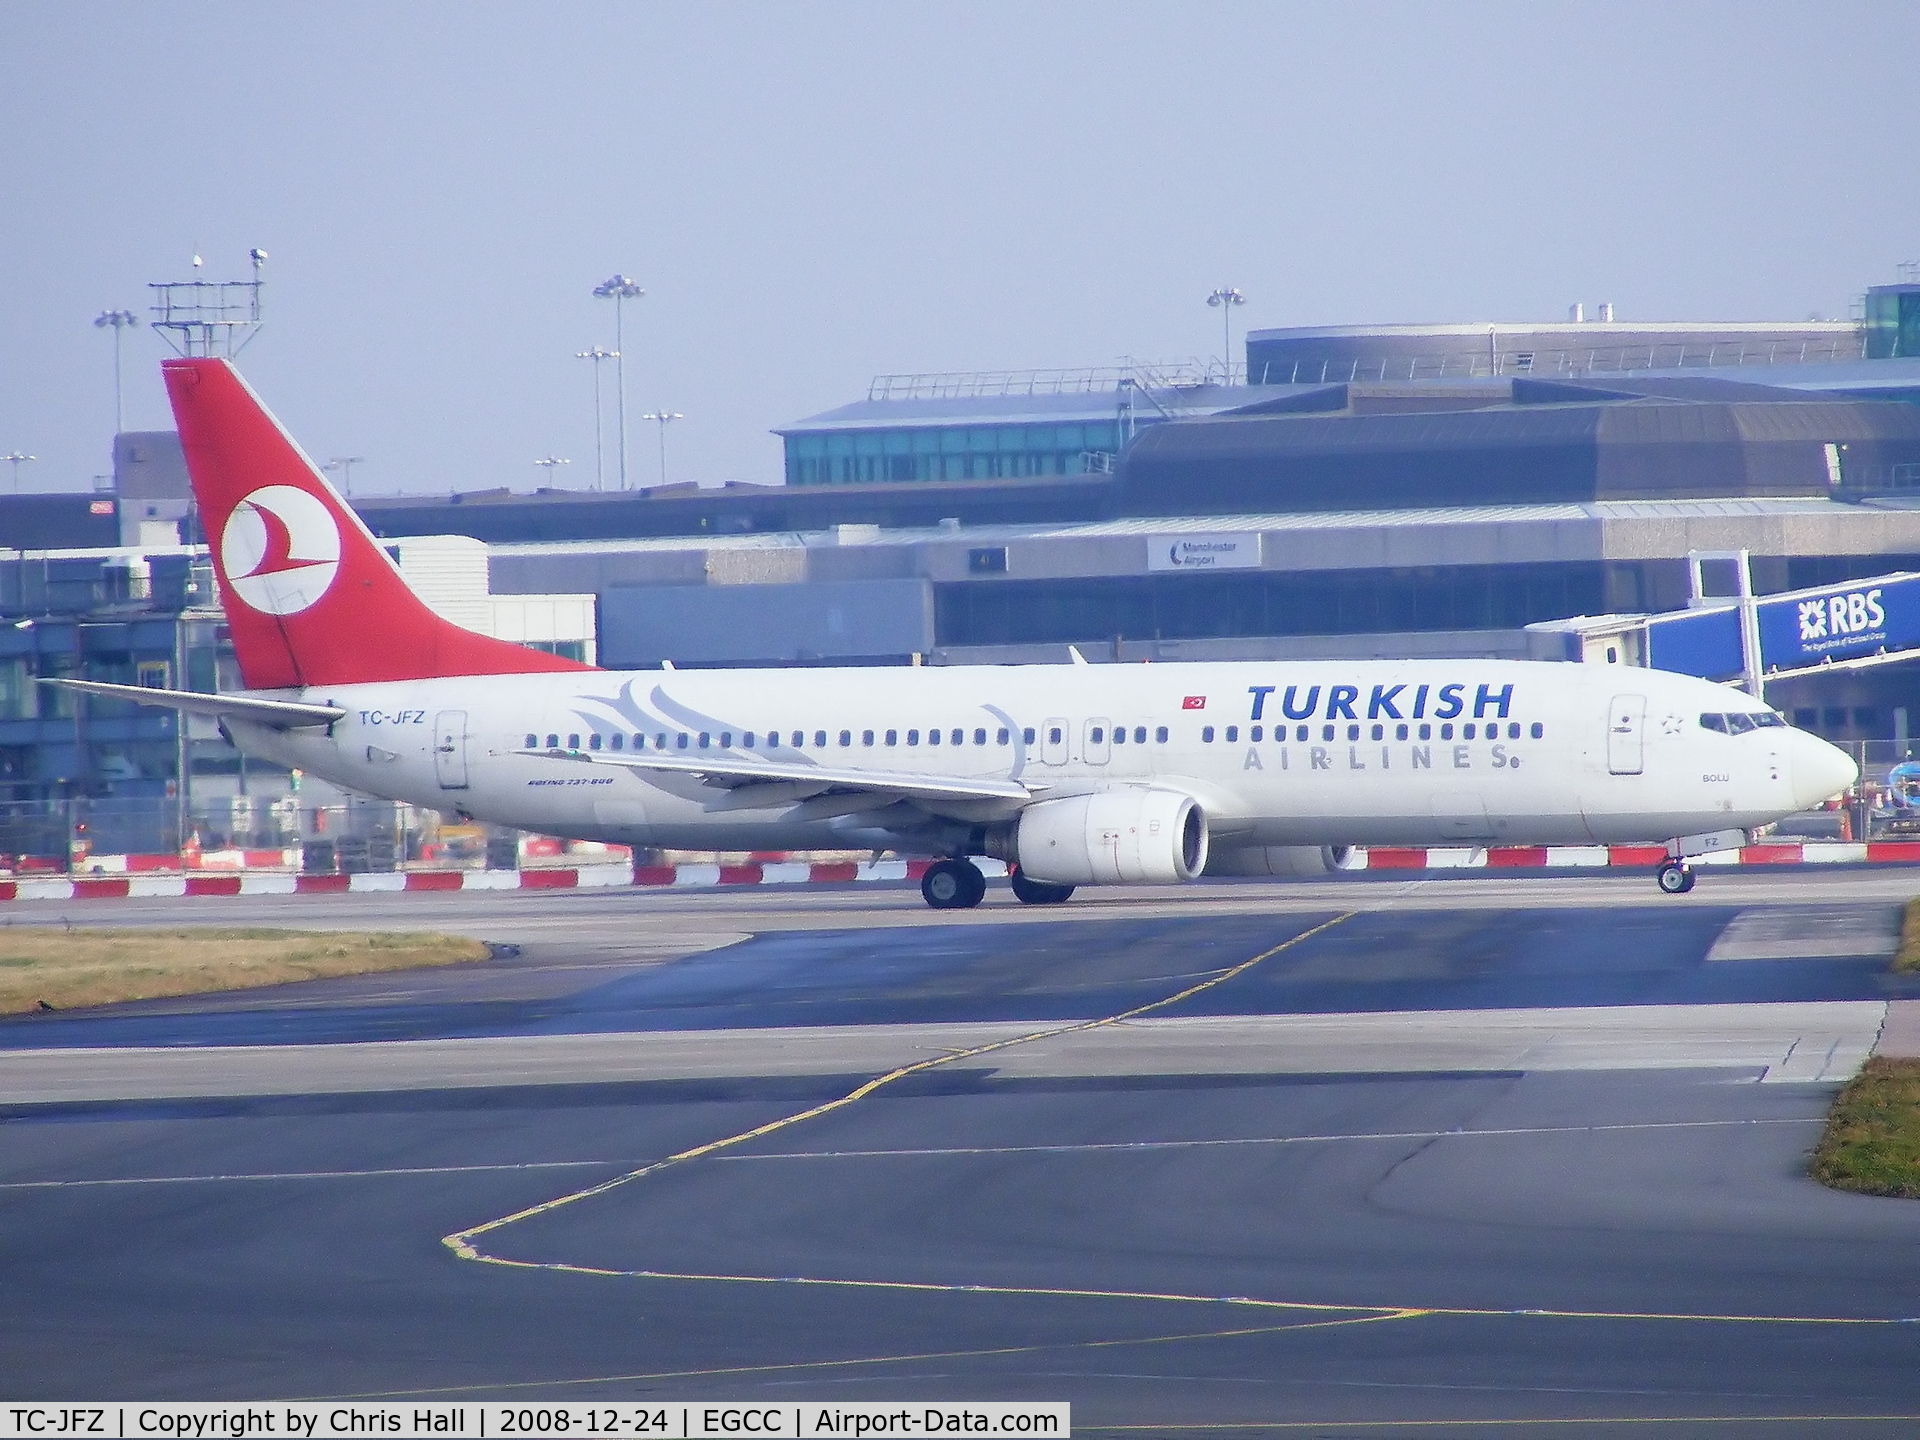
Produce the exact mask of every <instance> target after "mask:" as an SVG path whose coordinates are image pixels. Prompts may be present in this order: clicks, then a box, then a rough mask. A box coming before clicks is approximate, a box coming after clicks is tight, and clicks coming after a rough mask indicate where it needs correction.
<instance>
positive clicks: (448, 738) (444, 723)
mask: <svg viewBox="0 0 1920 1440" xmlns="http://www.w3.org/2000/svg"><path fill="white" fill-rule="evenodd" d="M433 775H434V778H435V779H436V780H438V781H439V782H440V788H441V789H442V790H464V789H466V788H467V712H466V711H464V710H442V711H441V712H440V713H439V714H438V715H436V716H434V717H433Z"/></svg>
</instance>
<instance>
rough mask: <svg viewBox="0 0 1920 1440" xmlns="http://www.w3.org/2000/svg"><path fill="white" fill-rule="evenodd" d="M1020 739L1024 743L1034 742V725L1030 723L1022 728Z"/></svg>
mask: <svg viewBox="0 0 1920 1440" xmlns="http://www.w3.org/2000/svg"><path fill="white" fill-rule="evenodd" d="M1020 739H1021V741H1022V743H1024V744H1027V745H1031V744H1033V726H1031V725H1029V726H1027V728H1026V729H1024V730H1022V731H1021V732H1020Z"/></svg>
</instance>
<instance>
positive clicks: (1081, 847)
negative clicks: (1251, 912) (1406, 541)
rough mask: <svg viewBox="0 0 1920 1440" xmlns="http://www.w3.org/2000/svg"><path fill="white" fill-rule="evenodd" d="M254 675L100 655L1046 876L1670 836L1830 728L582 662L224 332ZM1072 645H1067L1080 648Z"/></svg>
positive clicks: (578, 834) (568, 805)
mask: <svg viewBox="0 0 1920 1440" xmlns="http://www.w3.org/2000/svg"><path fill="white" fill-rule="evenodd" d="M164 368H165V373H166V380H167V387H168V391H169V393H170V395H171V397H172V401H173V410H174V415H175V418H176V419H177V421H178V423H179V427H180V434H181V440H182V444H183V446H184V449H185V452H186V460H187V468H188V472H189V474H190V476H191V478H192V482H193V489H194V494H195V497H196V499H197V501H198V504H199V510H200V515H201V517H202V520H203V522H204V524H205V526H206V530H207V533H208V534H209V535H211V536H216V537H218V539H217V543H216V544H215V545H214V546H213V562H214V569H215V572H216V574H217V575H218V577H219V584H220V592H221V599H222V604H223V606H224V608H225V611H226V615H227V618H228V621H229V626H230V629H231V632H232V636H233V643H234V649H235V652H236V654H237V657H238V660H239V664H240V672H241V677H242V679H243V681H244V682H245V684H246V687H247V688H246V689H245V690H244V691H243V692H240V693H234V694H220V695H204V694H196V693H189V692H184V691H167V690H150V689H142V688H139V687H135V686H116V685H108V684H103V683H96V682H85V681H56V682H49V683H55V684H62V685H65V686H66V687H67V688H69V689H74V690H82V691H86V692H88V693H91V694H97V695H105V696H112V697H114V698H117V699H125V700H132V701H135V702H138V703H140V704H146V705H161V706H169V707H172V708H174V709H178V710H182V711H186V712H189V713H192V714H200V715H212V716H217V717H219V719H220V721H221V723H222V725H223V726H224V728H225V732H226V734H227V735H228V737H229V738H230V739H231V740H232V742H233V743H234V744H235V745H237V746H238V747H239V748H240V749H242V750H244V751H246V752H247V753H248V754H251V755H257V756H261V757H263V758H265V759H268V760H271V761H274V762H276V763H279V764H282V765H287V766H294V767H298V768H300V769H302V770H306V771H310V772H311V773H313V774H316V775H321V776H324V777H326V778H327V779H329V780H331V781H333V782H335V783H336V784H339V785H343V786H346V787H348V788H350V789H353V790H356V791H360V792H362V793H365V794H369V795H378V796H384V797H387V798H390V799H395V800H405V801H410V802H412V803H413V804H416V805H424V806H427V807H429V808H432V809H436V810H441V811H446V812H451V813H454V814H457V815H459V816H462V817H466V818H472V819H475V820H484V821H489V822H492V823H495V824H499V825H507V826H515V827H519V828H522V829H527V830H534V831H539V832H541V833H544V834H549V835H559V836H567V837H573V838H579V839H592V840H605V841H613V842H618V843H621V844H628V845H636V846H650V845H657V846H673V847H678V848H690V849H713V850H735V849H858V850H873V851H881V850H887V851H893V852H897V853H902V854H909V855H918V856H927V857H933V858H934V859H935V861H936V863H935V864H933V865H932V866H930V867H929V868H928V870H927V873H926V878H925V881H924V882H923V884H922V891H923V893H924V894H925V896H926V899H927V903H928V904H930V905H932V906H935V907H936V908H942V909H946V908H955V907H964V906H971V905H975V904H978V903H979V901H980V899H981V898H982V896H983V895H984V893H985V890H986V881H985V878H984V877H983V876H982V874H981V872H980V870H979V868H978V867H977V866H975V865H974V864H973V863H972V862H971V860H970V859H969V858H968V857H970V856H976V855H992V856H998V857H1000V858H1001V859H1004V860H1006V861H1007V862H1009V867H1010V871H1011V875H1012V885H1013V892H1014V894H1015V895H1017V896H1018V897H1019V898H1020V899H1021V900H1023V901H1026V902H1028V903H1031V904H1048V903H1054V902H1058V901H1061V900H1065V899H1066V898H1067V896H1068V895H1069V894H1071V893H1072V890H1073V888H1074V887H1075V886H1078V885H1103V884H1173V883H1177V882H1180V881H1184V880H1190V879H1192V878H1194V877H1195V876H1196V875H1199V874H1200V873H1201V872H1202V871H1203V870H1210V871H1211V872H1212V873H1216V874H1218V873H1227V874H1289V873H1291V874H1304V873H1314V872H1324V871H1325V870H1326V869H1327V868H1328V867H1329V866H1330V865H1332V864H1333V863H1335V859H1336V857H1337V855H1338V853H1339V850H1340V848H1341V847H1345V846H1351V845H1366V844H1387V845H1488V844H1535V845H1579V844H1590V843H1604V842H1630V841H1655V842H1664V844H1665V848H1666V852H1667V857H1668V858H1667V859H1666V861H1665V863H1663V864H1662V865H1661V866H1660V867H1659V870H1658V880H1659V884H1660V888H1661V889H1662V890H1665V891H1668V892H1672V893H1678V892H1681V891H1685V890H1688V889H1691V888H1692V885H1693V871H1692V869H1691V868H1690V867H1689V866H1688V864H1687V860H1688V857H1690V856H1694V855H1699V854H1703V853H1706V852H1708V851H1710V850H1717V849H1723V848H1727V847H1729V846H1733V845H1738V844H1740V843H1743V841H1744V840H1745V839H1746V838H1747V835H1746V832H1748V831H1750V830H1751V829H1752V827H1754V826H1758V825H1762V824H1765V823H1768V822H1770V821H1773V820H1777V819H1779V818H1781V817H1782V816H1784V815H1788V814H1791V813H1792V812H1794V811H1796V810H1801V809H1804V808H1806V807H1808V806H1811V805H1815V804H1817V803H1819V802H1821V801H1823V800H1825V799H1827V798H1828V797H1829V796H1831V795H1834V794H1835V793H1837V792H1839V791H1841V790H1844V789H1845V788H1847V787H1848V786H1850V785H1851V784H1852V783H1853V781H1854V779H1855V776H1856V770H1855V767H1854V764H1853V762H1852V761H1851V760H1850V759H1849V758H1848V757H1847V755H1846V754H1845V753H1843V752H1842V751H1840V750H1838V749H1836V748H1834V747H1833V746H1831V745H1829V744H1827V743H1825V742H1824V741H1822V740H1820V739H1818V738H1817V737H1815V736H1812V735H1809V734H1806V733H1804V732H1802V731H1799V730H1795V729H1793V728H1791V727H1789V726H1788V725H1786V724H1785V723H1784V722H1783V721H1782V720H1781V719H1780V717H1779V716H1778V715H1776V714H1775V713H1774V712H1772V711H1771V710H1768V709H1767V708H1766V707H1765V706H1764V704H1762V703H1761V702H1759V701H1757V700H1754V699H1751V698H1749V697H1747V696H1746V695H1743V694H1741V693H1739V692H1737V691H1734V690H1729V689H1727V688H1724V687H1722V686H1719V685H1714V684H1709V683H1708V682H1706V681H1703V680H1696V679H1693V678H1690V677H1687V676H1681V675H1672V674H1667V673H1663V672H1660V671H1652V670H1642V669H1620V668H1617V667H1607V666H1597V665H1595V666H1589V665H1573V664H1550V663H1538V662H1525V661H1489V660H1448V661H1427V662H1418V663H1416V662H1397V661H1371V662H1359V661H1356V662H1321V663H1311V664H1306V663H1283V662H1267V661H1249V662H1232V663H1221V664H1153V665H1086V664H1084V663H1082V664H1076V665H1071V666H1062V665H1053V666H1034V665H1022V666H964V667H950V668H910V669H834V670H811V669H799V670H672V669H660V670H641V671H614V670H598V669H594V668H592V667H590V666H586V665H581V664H578V663H576V662H573V661H567V660H561V659H557V658H555V657H553V656H550V655H545V654H541V653H539V652H537V651H532V650H528V649H525V648H522V647H520V646H517V645H511V644H508V643H506V642H504V641H499V640H493V639H489V638H487V637H484V636H480V635H476V634H473V633H472V632H470V631H466V630H462V629H460V628H459V627H457V626H455V625H452V624H449V623H448V622H447V621H445V620H442V619H440V618H439V617H438V616H436V615H435V614H433V612H432V611H430V610H429V609H428V608H427V607H426V606H425V605H424V604H423V603H421V601H420V600H419V599H418V598H417V597H416V596H415V595H414V594H413V592H412V591H411V590H409V589H408V588H407V585H406V582H405V581H404V580H403V579H402V578H401V576H400V573H399V571H398V570H397V569H396V568H395V566H394V565H393V563H392V561H391V560H390V559H389V558H388V556H387V553H386V552H385V550H383V549H382V548H381V546H380V545H379V544H378V543H377V542H376V541H375V540H374V538H373V537H372V536H371V535H370V534H369V533H368V532H367V529H366V527H365V526H364V525H362V524H361V522H360V520H359V518H358V517H357V516H356V515H355V514H354V512H353V511H352V510H351V509H350V508H348V506H347V505H346V504H345V503H344V502H343V501H342V500H341V498H340V497H339V496H338V495H337V494H336V493H335V492H334V490H333V488H332V487H331V486H330V485H329V484H328V483H327V481H326V479H325V478H324V477H323V476H322V475H321V473H320V472H319V470H318V469H316V468H315V467H314V465H313V463H312V461H310V460H309V459H308V458H307V457H306V456H305V455H304V454H302V453H301V451H300V449H299V448H298V447H297V446H296V445H295V444H294V443H293V441H292V440H291V439H290V438H289V437H288V435H287V434H286V432H285V431H284V430H283V429H282V428H281V426H280V425H279V423H278V422H277V421H276V420H275V419H274V418H273V417H272V416H271V415H270V414H269V413H268V412H267V410H266V409H265V407H264V406H262V405H261V403H260V402H259V400H258V398H257V397H256V396H255V395H254V394H253V392H252V391H251V390H250V389H249V388H248V387H247V385H246V383H245V382H244V381H243V380H242V379H241V378H240V376H239V375H238V373H237V372H235V371H234V369H233V368H232V366H231V365H230V364H228V363H227V362H226V361H223V360H205V359H190V360H176V361H169V362H167V363H166V365H165V367H164ZM1076 658H1078V657H1077V654H1076Z"/></svg>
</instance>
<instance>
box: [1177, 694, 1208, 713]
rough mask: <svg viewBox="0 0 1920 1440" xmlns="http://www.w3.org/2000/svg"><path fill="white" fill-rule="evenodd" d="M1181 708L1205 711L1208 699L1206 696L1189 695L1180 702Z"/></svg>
mask: <svg viewBox="0 0 1920 1440" xmlns="http://www.w3.org/2000/svg"><path fill="white" fill-rule="evenodd" d="M1180 708H1181V709H1182V710H1204V709H1206V708H1207V697H1206V696H1204V695H1189V696H1187V698H1186V699H1184V700H1182V701H1181V702H1180Z"/></svg>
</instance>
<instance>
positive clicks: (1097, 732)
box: [1087, 725, 1107, 745]
mask: <svg viewBox="0 0 1920 1440" xmlns="http://www.w3.org/2000/svg"><path fill="white" fill-rule="evenodd" d="M1106 738H1107V732H1106V731H1105V730H1103V729H1102V728H1101V727H1100V726H1098V725H1096V726H1094V727H1093V729H1091V730H1089V731H1088V732H1087V739H1088V740H1090V741H1092V742H1093V743H1094V744H1095V745H1098V744H1100V743H1101V742H1102V741H1104V740H1105V739H1106Z"/></svg>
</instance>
